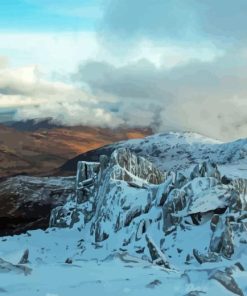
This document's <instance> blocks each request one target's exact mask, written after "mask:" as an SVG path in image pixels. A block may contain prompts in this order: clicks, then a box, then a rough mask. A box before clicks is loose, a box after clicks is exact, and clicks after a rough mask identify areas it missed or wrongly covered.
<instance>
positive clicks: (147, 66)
mask: <svg viewBox="0 0 247 296" xmlns="http://www.w3.org/2000/svg"><path fill="white" fill-rule="evenodd" d="M246 28H247V2H246V0H238V1H237V2H236V1H231V0H217V1H215V0H204V1H198V0H186V1H184V0H70V1H67V0H52V1H51V0H8V1H4V0H0V121H1V120H2V121H3V120H7V119H10V118H12V119H14V120H27V119H34V118H35V119H37V118H39V119H44V118H47V117H52V118H53V120H54V122H59V123H62V124H65V125H70V126H72V125H79V124H82V125H90V126H101V127H112V128H115V127H119V126H122V125H125V126H126V125H127V126H130V127H133V126H135V127H136V126H138V127H152V128H153V129H154V131H156V132H165V131H170V130H173V131H192V132H198V133H201V134H203V135H206V136H209V137H213V138H217V139H220V140H232V139H237V138H241V137H246V132H247V99H246V96H247V71H246V68H247V29H246Z"/></svg>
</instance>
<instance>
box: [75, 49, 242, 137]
mask: <svg viewBox="0 0 247 296" xmlns="http://www.w3.org/2000/svg"><path fill="white" fill-rule="evenodd" d="M246 54H247V52H246V51H245V50H242V51H240V50H236V51H234V52H229V53H227V54H225V55H224V56H221V57H218V58H217V59H215V60H214V61H210V62H208V61H207V62H203V61H198V60H194V61H190V62H188V63H185V64H180V65H177V66H175V67H173V68H171V69H167V68H166V67H162V66H161V67H157V66H156V65H155V64H153V63H151V62H150V61H147V60H140V61H138V62H135V63H130V64H128V65H125V66H121V67H116V66H114V65H111V64H108V63H104V62H93V61H91V62H87V63H84V64H83V65H81V66H80V67H79V70H78V72H77V73H76V74H75V75H73V79H76V80H77V81H83V83H86V84H87V85H88V86H89V87H90V89H91V91H92V93H93V94H94V96H96V97H98V98H102V97H111V98H113V99H114V108H115V113H116V114H117V116H118V118H121V119H122V120H123V121H124V122H125V123H127V124H129V125H148V126H152V127H153V128H156V130H159V131H164V130H167V131H168V130H180V131H181V130H192V131H195V132H200V133H202V134H205V135H208V136H211V137H215V138H219V139H227V140H228V139H233V138H237V137H245V136H246V130H247V111H246V110H247V108H246V107H247V101H246V97H247V89H246V83H247V74H246V71H245V69H246V67H247V58H246V57H247V56H246ZM111 107H113V105H111ZM105 108H109V105H105Z"/></svg>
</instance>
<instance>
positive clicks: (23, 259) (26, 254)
mask: <svg viewBox="0 0 247 296" xmlns="http://www.w3.org/2000/svg"><path fill="white" fill-rule="evenodd" d="M28 257H29V250H28V249H26V250H25V251H24V253H23V255H22V257H21V260H20V261H19V263H18V264H27V263H29V260H28Z"/></svg>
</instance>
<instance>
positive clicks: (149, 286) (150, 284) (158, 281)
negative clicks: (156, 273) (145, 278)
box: [146, 280, 162, 289]
mask: <svg viewBox="0 0 247 296" xmlns="http://www.w3.org/2000/svg"><path fill="white" fill-rule="evenodd" d="M161 284H162V283H161V281H160V280H154V281H152V282H151V283H149V284H147V285H146V287H147V288H149V289H154V288H155V287H157V286H159V285H161Z"/></svg>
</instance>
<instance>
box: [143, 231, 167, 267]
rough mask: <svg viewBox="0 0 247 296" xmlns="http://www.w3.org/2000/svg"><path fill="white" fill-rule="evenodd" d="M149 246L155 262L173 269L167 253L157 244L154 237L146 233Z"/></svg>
mask: <svg viewBox="0 0 247 296" xmlns="http://www.w3.org/2000/svg"><path fill="white" fill-rule="evenodd" d="M145 238H146V241H147V247H148V249H149V253H150V256H151V259H152V262H153V263H154V264H157V265H160V266H164V267H165V268H168V269H171V267H170V264H169V262H168V261H167V260H166V258H165V255H164V254H163V253H162V252H161V250H160V249H159V248H158V247H157V246H156V245H155V243H154V242H153V241H152V239H151V238H150V237H149V236H148V235H147V234H146V236H145Z"/></svg>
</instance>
